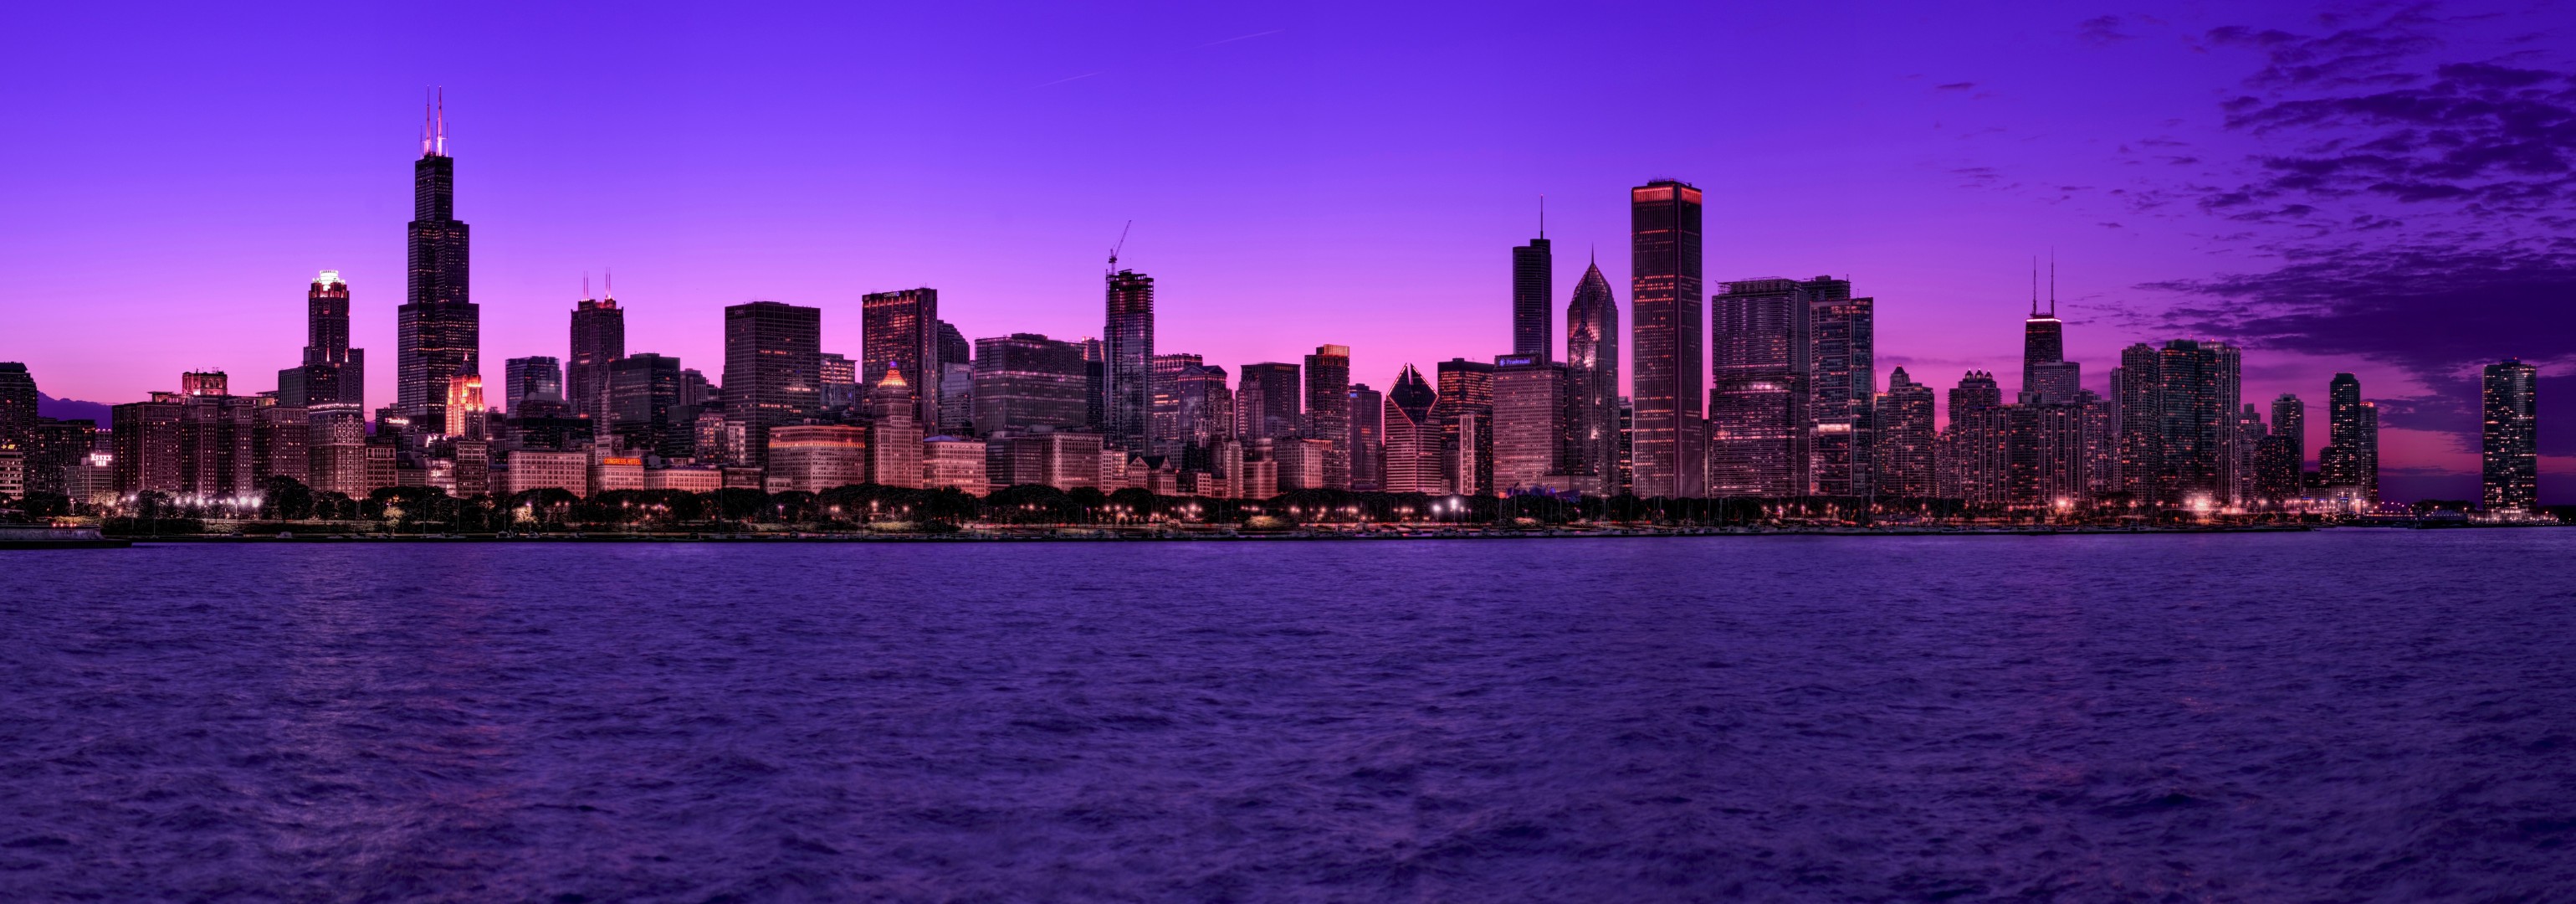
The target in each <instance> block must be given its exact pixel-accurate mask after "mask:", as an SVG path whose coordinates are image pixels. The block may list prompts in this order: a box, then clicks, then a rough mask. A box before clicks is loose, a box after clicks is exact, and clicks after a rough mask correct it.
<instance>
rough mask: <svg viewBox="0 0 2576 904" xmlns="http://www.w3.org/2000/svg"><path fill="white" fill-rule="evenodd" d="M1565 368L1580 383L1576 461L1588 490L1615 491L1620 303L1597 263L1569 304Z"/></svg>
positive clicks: (1576, 394)
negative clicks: (1611, 294) (1613, 295)
mask: <svg viewBox="0 0 2576 904" xmlns="http://www.w3.org/2000/svg"><path fill="white" fill-rule="evenodd" d="M1565 366H1566V368H1567V369H1568V371H1569V373H1568V376H1569V377H1570V378H1571V379H1573V381H1574V399H1573V404H1574V436H1575V449H1574V451H1573V454H1574V456H1575V457H1574V460H1573V461H1570V462H1568V463H1567V464H1566V467H1568V468H1571V469H1573V471H1574V473H1575V474H1577V475H1580V476H1583V477H1585V478H1587V482H1586V483H1585V484H1584V486H1582V487H1581V489H1582V491H1583V492H1586V493H1593V494H1597V495H1604V496H1607V495H1615V494H1617V492H1618V489H1619V487H1618V483H1619V478H1618V471H1619V465H1618V461H1619V305H1618V303H1617V302H1616V301H1615V300H1613V299H1612V298H1611V296H1610V280H1608V279H1607V278H1604V277H1603V276H1602V275H1601V264H1600V263H1599V262H1598V261H1595V262H1593V263H1592V264H1591V265H1589V266H1587V267H1585V268H1584V270H1583V279H1582V280H1580V281H1578V282H1576V283H1575V284H1574V298H1573V300H1572V301H1570V302H1568V303H1567V304H1566V306H1565Z"/></svg>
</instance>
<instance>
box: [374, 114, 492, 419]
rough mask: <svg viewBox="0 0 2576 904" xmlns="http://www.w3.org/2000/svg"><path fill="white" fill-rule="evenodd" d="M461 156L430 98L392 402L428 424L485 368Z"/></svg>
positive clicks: (416, 178)
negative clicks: (463, 210)
mask: <svg viewBox="0 0 2576 904" xmlns="http://www.w3.org/2000/svg"><path fill="white" fill-rule="evenodd" d="M455 210H456V161H455V159H454V158H452V157H449V156H447V117H446V109H445V106H444V105H443V104H439V103H433V105H432V106H431V107H430V108H429V111H428V117H427V122H426V123H424V125H423V130H422V134H421V142H420V159H419V160H417V161H415V162H413V163H412V219H411V224H410V227H409V233H410V242H409V268H408V276H409V280H408V282H409V285H408V291H407V292H406V294H405V295H404V299H403V304H402V306H401V307H400V308H398V309H396V311H395V321H396V325H397V328H398V331H399V337H398V338H399V347H398V348H397V349H395V356H396V366H395V376H394V390H395V402H394V407H396V408H398V409H400V410H401V411H402V412H403V413H405V414H408V415H411V416H412V417H414V418H416V419H418V420H419V421H420V422H421V423H424V424H428V425H438V424H444V423H445V422H446V420H447V388H448V383H449V381H450V380H452V379H454V378H455V377H457V376H459V375H462V374H480V373H482V372H483V371H482V367H481V360H482V357H481V356H482V351H481V349H482V313H481V310H480V309H479V308H477V307H476V306H475V304H474V300H473V297H472V295H471V293H470V292H469V291H468V289H467V286H468V284H469V283H470V279H469V277H470V275H471V274H470V269H469V267H468V258H469V241H468V238H469V237H468V230H467V229H466V226H465V224H464V223H463V222H460V221H458V220H457V219H456V216H455Z"/></svg>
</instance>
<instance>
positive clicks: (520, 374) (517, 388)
mask: <svg viewBox="0 0 2576 904" xmlns="http://www.w3.org/2000/svg"><path fill="white" fill-rule="evenodd" d="M532 400H542V401H548V402H561V401H563V400H564V386H563V362H561V361H558V360H556V359H555V357H554V356H552V355H531V356H528V357H525V358H511V359H509V360H507V361H503V362H501V410H503V411H507V412H509V413H511V414H520V413H522V412H521V411H520V406H521V405H522V404H523V403H525V402H529V401H532Z"/></svg>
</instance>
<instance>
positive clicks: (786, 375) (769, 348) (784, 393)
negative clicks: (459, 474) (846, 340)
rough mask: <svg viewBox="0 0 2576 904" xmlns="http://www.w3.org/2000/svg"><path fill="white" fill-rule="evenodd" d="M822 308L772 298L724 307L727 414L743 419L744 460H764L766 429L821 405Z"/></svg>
mask: <svg viewBox="0 0 2576 904" xmlns="http://www.w3.org/2000/svg"><path fill="white" fill-rule="evenodd" d="M822 345H823V310H822V309H821V308H808V307H799V306H797V305H791V304H786V303H783V302H776V301H754V302H749V303H746V304H738V305H734V306H732V307H728V308H725V369H724V392H725V416H726V417H727V418H728V419H731V418H737V417H738V418H741V419H742V423H743V424H744V450H743V454H744V457H745V458H746V459H748V461H746V462H745V464H749V465H753V466H755V467H757V466H760V465H763V464H765V463H766V462H768V460H769V459H768V455H769V431H770V428H773V427H776V426H779V425H781V424H793V423H796V422H798V421H800V420H803V419H805V418H807V417H810V416H813V415H814V414H816V413H817V412H819V411H820V410H821V406H822V379H823V360H822V359H823V348H822Z"/></svg>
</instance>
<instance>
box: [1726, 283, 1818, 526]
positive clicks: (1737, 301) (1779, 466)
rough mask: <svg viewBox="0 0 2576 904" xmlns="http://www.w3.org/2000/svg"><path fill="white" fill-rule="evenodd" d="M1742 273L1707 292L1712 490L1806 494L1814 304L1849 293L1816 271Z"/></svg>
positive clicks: (1732, 493)
mask: <svg viewBox="0 0 2576 904" xmlns="http://www.w3.org/2000/svg"><path fill="white" fill-rule="evenodd" d="M1811 282H1812V284H1810V282H1801V281H1799V280H1793V279H1780V278H1776V277H1772V278H1763V279H1738V280H1732V281H1729V282H1726V283H1722V284H1720V285H1719V286H1718V292H1717V294H1715V295H1713V296H1711V297H1710V298H1709V319H1710V321H1711V322H1712V324H1713V325H1712V333H1711V336H1710V352H1709V359H1710V374H1711V378H1712V382H1711V384H1710V387H1709V391H1708V416H1707V422H1706V423H1707V426H1706V430H1707V432H1708V452H1707V464H1706V467H1707V472H1708V479H1707V484H1706V488H1707V490H1706V491H1707V494H1708V495H1710V496H1719V497H1724V496H1768V497H1784V496H1804V495H1806V494H1807V492H1808V485H1809V484H1808V471H1809V462H1808V432H1809V428H1810V424H1809V421H1808V418H1807V405H1808V397H1807V396H1808V393H1807V379H1808V374H1807V362H1808V356H1809V355H1810V354H1811V352H1812V348H1811V347H1810V343H1809V341H1808V334H1807V325H1808V316H1807V315H1808V308H1809V307H1810V306H1811V305H1812V304H1813V302H1814V301H1816V300H1817V299H1819V298H1839V297H1844V296H1848V295H1849V294H1850V289H1849V284H1847V283H1844V282H1842V281H1841V280H1833V279H1828V278H1825V277H1818V278H1817V279H1815V280H1813V281H1811Z"/></svg>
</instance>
